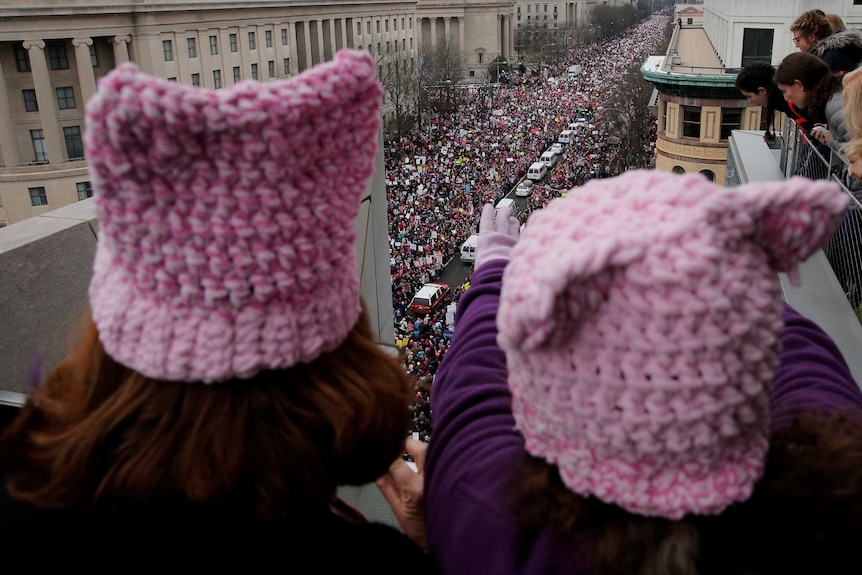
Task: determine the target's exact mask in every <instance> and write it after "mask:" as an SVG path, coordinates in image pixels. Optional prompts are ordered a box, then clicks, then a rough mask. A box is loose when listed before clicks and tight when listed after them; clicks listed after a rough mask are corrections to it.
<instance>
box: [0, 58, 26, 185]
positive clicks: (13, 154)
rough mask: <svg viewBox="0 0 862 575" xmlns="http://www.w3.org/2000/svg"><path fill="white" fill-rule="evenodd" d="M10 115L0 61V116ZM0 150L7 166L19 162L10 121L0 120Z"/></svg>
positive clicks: (7, 116)
mask: <svg viewBox="0 0 862 575" xmlns="http://www.w3.org/2000/svg"><path fill="white" fill-rule="evenodd" d="M11 117H12V108H11V106H10V104H9V93H8V92H7V91H6V75H5V74H4V73H3V65H2V62H0V118H11ZM0 151H2V152H3V163H4V165H5V166H6V167H7V168H14V167H15V166H17V165H18V164H20V163H21V156H20V155H19V154H18V144H17V143H16V141H15V130H13V129H12V122H9V121H6V122H0Z"/></svg>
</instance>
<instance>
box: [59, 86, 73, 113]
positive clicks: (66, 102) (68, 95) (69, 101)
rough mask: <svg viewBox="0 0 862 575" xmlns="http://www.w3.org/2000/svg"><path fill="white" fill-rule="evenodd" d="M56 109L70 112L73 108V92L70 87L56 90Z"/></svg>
mask: <svg viewBox="0 0 862 575" xmlns="http://www.w3.org/2000/svg"><path fill="white" fill-rule="evenodd" d="M57 107H58V108H60V109H61V110H71V109H73V108H74V107H75V91H74V90H72V86H65V87H62V88H57Z"/></svg>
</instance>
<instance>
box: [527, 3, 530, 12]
mask: <svg viewBox="0 0 862 575" xmlns="http://www.w3.org/2000/svg"><path fill="white" fill-rule="evenodd" d="M529 13H530V5H529V4H527V14H529Z"/></svg>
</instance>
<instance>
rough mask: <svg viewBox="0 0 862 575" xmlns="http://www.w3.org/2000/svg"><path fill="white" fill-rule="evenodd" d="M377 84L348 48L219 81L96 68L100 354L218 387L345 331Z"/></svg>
mask: <svg viewBox="0 0 862 575" xmlns="http://www.w3.org/2000/svg"><path fill="white" fill-rule="evenodd" d="M382 95H383V91H382V88H381V87H380V84H379V82H378V81H377V77H376V70H375V64H374V61H373V58H372V57H371V56H370V55H369V54H367V53H366V52H364V51H354V50H341V51H339V52H338V53H337V54H336V56H335V58H334V60H333V61H330V62H325V63H322V64H319V65H317V66H315V67H314V68H312V69H310V70H307V71H305V72H303V73H302V74H300V75H298V76H295V77H293V78H290V79H287V80H279V81H273V82H268V83H258V82H252V81H244V82H239V83H237V84H235V85H232V86H229V87H227V88H224V89H221V90H209V89H204V88H198V87H193V86H187V85H182V84H178V83H176V82H168V81H165V80H161V79H158V78H154V77H151V76H148V75H146V74H143V73H141V72H140V71H139V70H138V69H137V68H136V67H135V66H134V65H132V64H123V65H121V66H119V67H118V68H117V69H115V70H113V71H112V72H111V73H110V74H108V75H107V76H105V77H104V78H103V79H102V80H101V81H100V82H99V90H98V92H97V94H96V95H95V96H93V98H91V100H90V101H89V102H88V105H87V111H86V122H87V131H86V135H85V146H86V148H85V150H86V157H87V159H88V161H89V169H90V177H91V181H92V184H93V192H94V193H93V195H94V198H95V200H94V201H95V204H96V213H97V217H98V221H99V242H98V247H97V251H96V257H95V263H94V273H93V278H92V281H91V283H90V290H89V295H90V303H91V307H92V316H93V320H94V321H95V323H96V326H97V327H98V330H99V337H100V341H101V342H102V344H103V345H104V347H105V350H106V352H107V353H108V354H109V355H110V356H111V357H112V358H114V359H115V360H116V361H118V362H120V363H122V364H123V365H125V366H127V367H130V368H132V369H134V370H136V371H138V372H140V373H142V374H144V375H146V376H148V377H151V378H155V379H160V380H170V381H203V382H216V381H224V380H228V379H232V378H247V377H251V376H252V375H254V374H255V373H257V372H259V371H261V370H264V369H276V368H286V367H290V366H293V365H295V364H297V363H301V362H309V361H312V360H313V359H315V358H316V357H318V356H319V355H320V354H322V353H324V352H327V351H332V350H333V349H335V348H336V347H337V346H338V345H339V344H340V343H341V342H343V341H344V339H345V338H346V336H347V334H348V333H349V331H350V330H351V329H352V328H353V326H354V324H355V323H356V321H357V319H358V317H359V314H360V310H361V303H360V294H359V277H358V270H357V265H356V258H357V255H356V249H355V243H356V230H355V219H356V216H357V213H358V211H359V202H360V198H361V195H362V193H363V191H364V189H365V185H366V180H367V179H368V178H369V177H370V176H371V174H372V173H373V171H374V156H375V153H376V149H377V138H378V129H379V127H380V117H379V110H380V105H381V102H382Z"/></svg>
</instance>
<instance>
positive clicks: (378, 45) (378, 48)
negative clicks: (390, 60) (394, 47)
mask: <svg viewBox="0 0 862 575" xmlns="http://www.w3.org/2000/svg"><path fill="white" fill-rule="evenodd" d="M381 54H383V52H382V51H381V50H380V42H378V43H377V55H378V56H380V55H381Z"/></svg>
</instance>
